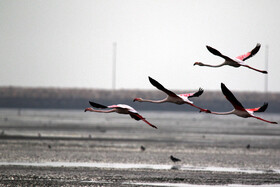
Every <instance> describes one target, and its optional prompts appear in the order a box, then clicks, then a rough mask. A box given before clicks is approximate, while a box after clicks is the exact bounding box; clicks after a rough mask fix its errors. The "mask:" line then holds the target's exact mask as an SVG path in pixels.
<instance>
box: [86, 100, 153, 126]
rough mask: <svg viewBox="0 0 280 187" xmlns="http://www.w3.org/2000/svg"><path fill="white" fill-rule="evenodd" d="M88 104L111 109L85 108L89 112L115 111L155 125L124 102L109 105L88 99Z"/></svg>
mask: <svg viewBox="0 0 280 187" xmlns="http://www.w3.org/2000/svg"><path fill="white" fill-rule="evenodd" d="M89 104H90V105H91V106H93V107H95V108H102V109H106V108H110V109H111V110H95V109H93V108H86V109H85V112H86V111H90V112H102V113H110V112H116V113H119V114H129V115H130V117H132V118H133V119H135V120H137V121H139V120H142V121H144V122H145V123H147V124H148V125H150V126H151V127H153V128H156V129H157V127H156V126H154V125H152V124H151V123H149V122H148V121H147V120H146V119H145V118H143V117H142V116H141V115H140V114H138V112H137V111H136V110H135V109H134V108H132V107H131V106H128V105H125V104H118V105H111V106H104V105H101V104H97V103H94V102H92V101H89Z"/></svg>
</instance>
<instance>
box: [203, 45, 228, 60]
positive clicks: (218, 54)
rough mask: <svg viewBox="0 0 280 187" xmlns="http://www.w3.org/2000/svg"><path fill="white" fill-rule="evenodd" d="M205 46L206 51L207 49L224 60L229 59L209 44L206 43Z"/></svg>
mask: <svg viewBox="0 0 280 187" xmlns="http://www.w3.org/2000/svg"><path fill="white" fill-rule="evenodd" d="M206 48H207V49H208V51H209V52H210V53H212V54H213V55H217V56H219V57H222V58H224V59H226V60H228V59H230V58H229V57H227V56H225V55H223V54H222V53H221V52H220V51H218V50H217V49H214V48H213V47H210V46H208V45H206Z"/></svg>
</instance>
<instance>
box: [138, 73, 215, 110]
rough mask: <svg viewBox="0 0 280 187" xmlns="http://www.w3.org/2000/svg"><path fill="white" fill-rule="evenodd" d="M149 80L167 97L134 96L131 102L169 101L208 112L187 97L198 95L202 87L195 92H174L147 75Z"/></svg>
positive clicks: (201, 91)
mask: <svg viewBox="0 0 280 187" xmlns="http://www.w3.org/2000/svg"><path fill="white" fill-rule="evenodd" d="M149 81H150V83H151V84H152V85H153V86H154V87H156V88H157V89H159V90H161V91H163V92H164V93H166V94H167V97H166V98H165V99H162V100H148V99H142V98H135V99H134V100H133V102H135V101H139V102H151V103H165V102H170V103H175V104H178V105H181V104H188V105H191V106H193V107H195V108H198V109H200V112H206V113H210V112H211V111H209V110H207V109H203V108H200V107H198V106H196V105H194V104H193V102H192V101H190V100H189V99H188V98H190V97H199V96H200V95H201V94H202V93H203V89H201V88H200V89H199V90H198V91H197V92H194V93H187V94H179V95H177V94H175V93H174V92H172V91H170V90H168V89H166V88H164V87H163V86H162V85H161V84H160V83H159V82H157V81H156V80H154V79H153V78H151V77H149Z"/></svg>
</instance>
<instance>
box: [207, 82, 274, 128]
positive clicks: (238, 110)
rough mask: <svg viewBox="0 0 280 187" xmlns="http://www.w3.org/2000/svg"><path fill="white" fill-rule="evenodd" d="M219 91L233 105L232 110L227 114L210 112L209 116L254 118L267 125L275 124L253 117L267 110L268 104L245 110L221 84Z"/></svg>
mask: <svg viewBox="0 0 280 187" xmlns="http://www.w3.org/2000/svg"><path fill="white" fill-rule="evenodd" d="M221 89H222V92H223V94H224V95H225V97H226V98H227V100H228V101H229V102H230V103H231V104H232V105H233V107H234V109H233V110H232V111H229V112H211V114H216V115H229V114H235V115H237V116H239V117H243V118H249V117H252V118H256V119H259V120H262V121H265V122H267V123H272V124H277V122H273V121H268V120H265V119H262V118H260V117H257V116H255V115H254V112H264V111H265V110H266V109H267V106H268V103H264V104H263V106H261V107H258V108H250V109H246V108H244V107H243V106H242V104H241V103H240V102H239V101H238V100H237V99H236V98H235V96H234V95H233V94H232V93H231V91H230V90H229V89H228V88H227V87H226V86H225V85H224V84H223V83H221Z"/></svg>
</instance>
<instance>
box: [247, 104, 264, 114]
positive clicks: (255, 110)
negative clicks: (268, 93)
mask: <svg viewBox="0 0 280 187" xmlns="http://www.w3.org/2000/svg"><path fill="white" fill-rule="evenodd" d="M267 106H268V103H264V104H263V106H261V107H258V108H250V109H247V110H248V111H252V112H264V111H265V110H266V109H267Z"/></svg>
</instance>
